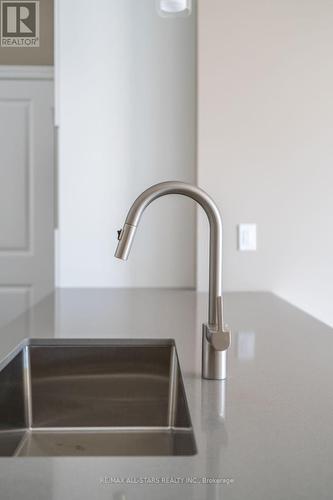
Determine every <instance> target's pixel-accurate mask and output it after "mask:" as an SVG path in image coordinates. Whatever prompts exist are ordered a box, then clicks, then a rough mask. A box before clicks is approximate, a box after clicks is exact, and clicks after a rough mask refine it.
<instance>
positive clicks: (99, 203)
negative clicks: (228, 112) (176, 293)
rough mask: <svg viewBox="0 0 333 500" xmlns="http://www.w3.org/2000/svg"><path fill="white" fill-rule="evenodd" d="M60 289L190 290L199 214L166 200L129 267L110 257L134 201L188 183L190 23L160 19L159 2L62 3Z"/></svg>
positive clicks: (150, 217) (192, 109)
mask: <svg viewBox="0 0 333 500" xmlns="http://www.w3.org/2000/svg"><path fill="white" fill-rule="evenodd" d="M58 3H59V6H58V7H59V8H58V27H57V40H58V42H57V47H56V50H57V57H56V60H57V61H58V62H57V68H56V74H57V89H58V97H57V107H58V113H59V115H58V121H59V124H60V131H59V164H60V173H59V181H60V182H59V235H58V236H59V238H58V259H57V260H58V273H57V274H58V285H60V286H179V287H192V286H194V284H195V210H194V206H193V204H192V203H191V202H190V201H188V200H184V199H180V198H179V199H177V200H174V201H171V199H170V197H165V198H164V199H161V200H159V201H157V202H155V204H154V206H151V207H150V208H149V209H148V210H147V212H146V214H145V215H144V218H143V220H142V223H141V226H140V228H139V231H138V234H137V239H136V241H135V244H134V246H133V251H132V255H131V257H130V259H129V261H128V262H127V263H123V262H121V261H118V260H117V259H115V258H114V257H113V253H114V250H115V246H116V230H117V229H119V228H120V227H121V226H122V224H123V222H124V219H125V216H126V213H127V210H128V208H129V206H130V204H131V203H132V201H134V198H135V197H136V196H137V195H139V194H140V192H141V191H142V190H144V189H145V188H147V187H148V186H149V185H151V184H154V183H156V182H159V181H163V180H169V179H179V180H185V181H188V182H194V181H195V161H196V144H195V138H196V128H195V114H196V94H195V90H196V79H195V74H196V57H195V56H196V54H195V46H196V43H195V39H196V16H195V14H193V15H192V16H191V17H189V18H186V19H173V20H170V19H162V18H160V17H158V15H157V13H156V9H155V0H140V1H138V0H121V1H119V0H96V1H95V2H93V4H92V3H91V2H88V0H71V1H70V2H68V1H67V0H59V2H58Z"/></svg>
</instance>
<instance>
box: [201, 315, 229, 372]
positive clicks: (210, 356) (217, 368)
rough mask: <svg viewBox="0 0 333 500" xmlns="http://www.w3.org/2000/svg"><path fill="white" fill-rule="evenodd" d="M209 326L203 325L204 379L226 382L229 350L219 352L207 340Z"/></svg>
mask: <svg viewBox="0 0 333 500" xmlns="http://www.w3.org/2000/svg"><path fill="white" fill-rule="evenodd" d="M208 333H209V330H208V325H207V324H203V325H202V378H205V379H209V380H224V379H226V378H227V349H225V350H224V351H217V350H216V349H215V348H214V347H213V346H212V344H211V343H210V342H209V340H208V339H207V334H208Z"/></svg>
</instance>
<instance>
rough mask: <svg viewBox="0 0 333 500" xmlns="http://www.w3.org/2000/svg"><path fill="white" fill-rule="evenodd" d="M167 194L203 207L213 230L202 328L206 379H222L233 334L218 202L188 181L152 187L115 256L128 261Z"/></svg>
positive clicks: (127, 224)
mask: <svg viewBox="0 0 333 500" xmlns="http://www.w3.org/2000/svg"><path fill="white" fill-rule="evenodd" d="M166 194H180V195H183V196H188V197H189V198H192V199H193V200H195V201H196V202H197V203H199V205H201V206H202V208H203V209H204V211H205V212H206V214H207V217H208V220H209V227H210V243H209V310H208V323H205V324H203V325H202V376H203V378H206V379H213V380H222V379H225V378H226V376H227V349H228V347H229V346H230V331H229V330H228V328H227V327H225V326H224V324H223V300H222V219H221V215H220V212H219V209H218V208H217V206H216V204H215V202H214V201H213V200H212V198H211V197H210V196H208V194H207V193H205V191H203V190H202V189H200V188H198V187H196V186H193V185H191V184H186V183H185V182H179V181H169V182H161V183H159V184H155V185H154V186H151V187H150V188H148V189H147V190H146V191H144V192H143V193H142V194H140V196H139V197H138V198H137V199H136V200H135V201H134V203H133V205H132V206H131V208H130V210H129V212H128V214H127V217H126V221H125V224H124V227H123V228H122V229H121V230H120V231H118V240H119V241H118V246H117V249H116V252H115V257H117V258H118V259H123V260H127V258H128V255H129V252H130V249H131V246H132V242H133V238H134V235H135V231H136V228H137V226H138V224H139V222H140V219H141V216H142V214H143V212H144V210H145V209H146V208H147V207H148V205H150V203H151V202H152V201H154V200H156V199H157V198H159V197H160V196H164V195H166Z"/></svg>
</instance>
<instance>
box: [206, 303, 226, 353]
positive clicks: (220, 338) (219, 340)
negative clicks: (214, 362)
mask: <svg viewBox="0 0 333 500" xmlns="http://www.w3.org/2000/svg"><path fill="white" fill-rule="evenodd" d="M216 322H217V324H216V328H214V329H213V328H210V329H209V333H210V336H209V340H210V343H211V344H212V346H213V347H214V349H216V351H225V350H226V349H228V347H229V346H230V330H229V329H228V327H227V325H224V324H223V300H222V297H221V296H219V297H217V298H216Z"/></svg>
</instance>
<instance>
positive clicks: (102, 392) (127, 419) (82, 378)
mask: <svg viewBox="0 0 333 500" xmlns="http://www.w3.org/2000/svg"><path fill="white" fill-rule="evenodd" d="M195 453H196V446H195V439H194V434H193V429H192V424H191V418H190V414H189V410H188V406H187V401H186V395H185V390H184V385H183V381H182V376H181V372H180V368H179V362H178V357H177V352H176V347H175V344H174V342H173V341H172V340H165V341H164V340H163V341H160V340H157V341H155V340H154V341H150V340H149V341H146V340H142V341H134V340H133V341H130V340H129V341H123V340H121V341H116V340H110V341H107V340H106V341H104V340H103V341H97V340H91V341H87V340H60V339H53V340H33V339H31V340H29V341H27V342H26V343H25V344H24V345H23V346H22V347H21V348H20V350H19V352H17V353H16V355H15V356H12V359H9V360H7V362H6V363H4V364H3V366H2V369H1V371H0V456H23V457H27V456H112V455H113V456H152V455H193V454H195Z"/></svg>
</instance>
